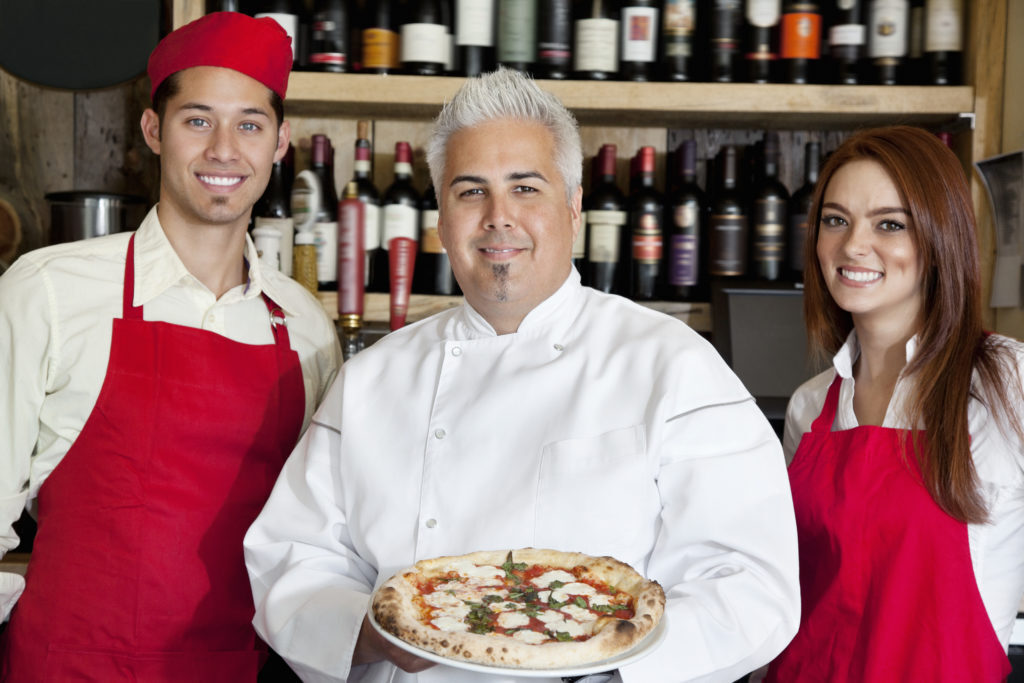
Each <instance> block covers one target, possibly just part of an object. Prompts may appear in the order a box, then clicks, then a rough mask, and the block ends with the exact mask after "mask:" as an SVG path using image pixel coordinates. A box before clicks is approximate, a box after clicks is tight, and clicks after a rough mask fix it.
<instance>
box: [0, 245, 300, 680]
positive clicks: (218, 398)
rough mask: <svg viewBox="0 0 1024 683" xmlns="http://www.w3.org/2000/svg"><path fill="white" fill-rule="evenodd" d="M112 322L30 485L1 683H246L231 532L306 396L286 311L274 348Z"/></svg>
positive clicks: (135, 312) (247, 643) (0, 648)
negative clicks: (33, 525)
mask: <svg viewBox="0 0 1024 683" xmlns="http://www.w3.org/2000/svg"><path fill="white" fill-rule="evenodd" d="M134 241H135V238H134V236H133V237H132V238H131V241H130V242H129V244H128V254H127V263H126V265H125V275H124V317H123V319H120V320H118V319H115V320H114V321H113V336H112V339H111V347H110V359H109V363H108V367H107V374H106V377H105V378H104V381H103V387H102V388H101V390H100V393H99V397H98V398H97V400H96V405H95V407H94V408H93V411H92V413H91V414H90V415H89V419H88V420H87V421H86V423H85V426H84V427H83V428H82V432H81V434H80V435H79V437H78V438H77V439H76V440H75V442H74V444H73V445H72V447H71V449H70V450H69V451H68V453H67V455H65V456H64V459H63V460H61V462H60V464H59V465H58V467H57V468H56V469H55V470H54V471H53V473H52V474H51V475H50V476H49V478H47V479H46V481H45V482H44V483H43V486H42V488H41V489H40V491H39V500H38V508H39V519H38V522H39V529H38V533H37V536H36V539H35V543H34V546H33V551H32V558H31V561H30V563H29V568H28V574H27V576H26V588H25V592H24V594H23V595H22V596H21V598H20V600H19V601H18V603H17V604H16V605H15V608H14V611H13V613H12V616H11V622H10V624H9V627H8V629H7V631H6V632H5V633H4V637H3V643H2V644H0V661H2V667H0V679H2V680H3V681H11V682H12V683H27V682H30V681H47V682H50V681H84V680H88V681H103V682H104V683H110V682H115V681H175V682H184V681H188V682H189V683H193V682H196V681H215V682H216V683H227V682H229V681H242V680H251V681H255V680H256V676H257V673H258V670H259V666H260V663H261V660H262V659H263V658H264V655H263V651H264V649H265V647H264V646H263V644H262V643H261V642H259V640H258V639H257V637H256V633H255V631H254V630H253V628H252V625H251V621H252V616H253V612H254V608H253V601H252V593H251V592H250V588H249V578H248V576H247V574H246V570H245V564H244V561H243V557H242V537H243V536H244V534H245V532H246V529H247V528H248V527H249V525H250V524H251V523H252V521H253V520H254V519H255V518H256V515H257V514H258V513H259V511H260V509H261V508H262V506H263V504H264V502H265V501H266V499H267V497H268V496H269V495H270V490H271V488H272V487H273V485H274V481H275V480H276V478H277V475H278V473H279V472H280V470H281V467H282V465H283V464H284V461H285V458H286V457H287V456H288V453H289V452H290V451H291V449H292V447H293V446H294V445H295V443H296V441H297V439H298V436H299V430H300V429H301V427H302V418H303V412H304V404H305V392H304V390H303V383H302V372H301V367H300V365H299V360H298V354H296V353H295V352H294V351H292V350H291V347H290V344H289V341H288V332H287V329H286V327H285V326H284V314H283V313H282V312H281V310H280V309H279V308H277V306H276V305H274V303H273V302H272V301H270V299H268V298H267V297H266V296H264V301H265V302H266V304H267V308H268V309H269V310H270V316H269V322H270V324H271V326H272V330H273V333H274V339H275V342H276V343H275V344H268V345H265V346H259V345H251V344H243V343H240V342H236V341H232V340H230V339H227V338H226V337H222V336H220V335H218V334H215V333H212V332H208V331H205V330H200V329H195V328H191V327H184V326H180V325H172V324H169V323H164V322H147V321H145V320H143V317H142V308H141V307H135V306H133V305H132V294H133V287H134V282H135V278H134V248H133V245H134Z"/></svg>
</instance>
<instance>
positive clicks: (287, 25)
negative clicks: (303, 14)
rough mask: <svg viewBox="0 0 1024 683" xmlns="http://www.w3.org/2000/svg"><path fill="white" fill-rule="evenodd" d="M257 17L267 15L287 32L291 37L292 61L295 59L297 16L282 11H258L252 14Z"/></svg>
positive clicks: (297, 31) (297, 28)
mask: <svg viewBox="0 0 1024 683" xmlns="http://www.w3.org/2000/svg"><path fill="white" fill-rule="evenodd" d="M254 16H255V17H256V18H257V19H262V18H263V17H268V18H270V19H273V20H274V21H276V22H277V23H278V24H280V25H281V28H283V29H284V32H285V33H287V34H288V37H289V38H291V39H292V61H293V62H294V61H295V48H296V47H297V46H298V44H299V43H298V37H299V17H298V16H297V15H295V14H285V13H284V12H260V13H258V14H255V15H254Z"/></svg>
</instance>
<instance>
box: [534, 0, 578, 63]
mask: <svg viewBox="0 0 1024 683" xmlns="http://www.w3.org/2000/svg"><path fill="white" fill-rule="evenodd" d="M541 7H543V8H544V11H545V12H546V16H544V17H543V18H540V19H538V26H537V60H538V61H540V62H542V63H544V64H550V65H555V66H562V65H565V66H568V64H569V58H570V57H572V3H571V2H570V0H545V2H544V4H543V5H541Z"/></svg>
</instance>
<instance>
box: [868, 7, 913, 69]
mask: <svg viewBox="0 0 1024 683" xmlns="http://www.w3.org/2000/svg"><path fill="white" fill-rule="evenodd" d="M909 8H910V6H909V4H908V3H907V0H871V4H870V6H869V9H870V19H869V24H868V57H869V58H870V59H871V61H872V63H873V64H874V68H875V81H876V83H878V84H880V85H895V84H896V83H897V81H898V76H899V72H900V70H901V67H902V65H903V61H904V59H905V58H906V55H907V40H908V35H909V34H908V22H909V20H910V16H909Z"/></svg>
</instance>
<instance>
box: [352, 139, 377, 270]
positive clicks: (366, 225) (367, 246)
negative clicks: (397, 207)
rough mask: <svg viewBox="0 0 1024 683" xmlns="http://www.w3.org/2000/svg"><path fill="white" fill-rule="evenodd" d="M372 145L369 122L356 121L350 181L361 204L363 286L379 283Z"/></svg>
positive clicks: (375, 189)
mask: <svg viewBox="0 0 1024 683" xmlns="http://www.w3.org/2000/svg"><path fill="white" fill-rule="evenodd" d="M372 159H373V147H371V146H370V133H369V122H368V121H359V122H357V123H356V145H355V161H354V162H353V164H352V182H354V183H355V184H356V197H357V198H358V199H359V201H361V202H362V203H363V233H364V235H363V251H364V254H365V257H364V258H365V261H366V263H365V264H364V267H363V272H364V277H363V286H364V287H365V288H369V287H371V286H375V285H376V284H377V283H378V278H377V277H376V273H375V268H376V266H377V262H378V252H379V251H380V234H381V225H380V223H381V220H380V193H379V192H378V191H377V188H376V187H375V186H374V184H373V179H372V178H373V163H372Z"/></svg>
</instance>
